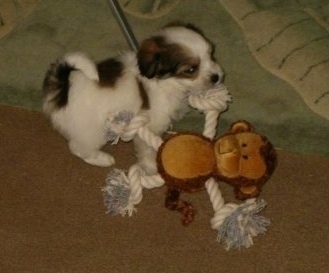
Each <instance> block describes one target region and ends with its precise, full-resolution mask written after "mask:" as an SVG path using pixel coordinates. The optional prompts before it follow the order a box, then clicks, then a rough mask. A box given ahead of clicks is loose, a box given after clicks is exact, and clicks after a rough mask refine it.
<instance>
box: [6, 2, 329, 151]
mask: <svg viewBox="0 0 329 273" xmlns="http://www.w3.org/2000/svg"><path fill="white" fill-rule="evenodd" d="M281 2H282V1H274V0H273V1H270V2H266V3H268V4H264V3H263V1H258V2H257V1H254V2H248V3H249V4H250V5H251V4H252V5H253V6H257V7H258V10H265V9H268V11H263V12H259V15H261V14H263V13H265V15H266V16H267V14H269V13H270V14H272V13H274V10H275V11H276V12H277V13H279V11H280V14H281V13H282V14H287V13H289V14H290V13H293V16H292V15H289V16H288V18H290V17H292V18H296V16H297V15H296V14H295V11H296V9H297V8H296V7H295V6H293V8H292V7H291V5H292V3H293V2H296V1H287V2H286V1H284V3H281ZM304 2H305V3H307V2H306V1H298V3H304ZM318 2H319V1H314V3H318ZM13 3H14V4H15V5H14V4H13ZM120 3H122V5H123V8H124V9H125V14H126V16H127V19H128V21H129V22H130V24H131V26H132V28H133V30H134V33H135V36H136V38H137V40H139V41H140V40H142V39H143V38H145V37H147V36H149V35H151V34H152V33H153V32H154V31H155V30H156V29H158V28H159V27H161V26H163V25H165V24H166V23H169V22H172V21H177V20H184V21H186V22H192V23H194V24H195V25H197V26H198V27H199V28H201V29H202V30H203V31H204V33H205V34H206V35H207V36H208V37H209V38H210V39H211V41H212V42H213V43H214V45H215V46H216V51H215V57H216V59H217V60H218V62H219V63H220V64H221V66H222V67H223V69H224V71H225V74H226V77H225V84H226V85H227V87H228V89H229V91H230V92H231V94H232V96H233V98H234V101H233V103H232V104H231V105H230V107H229V110H228V111H227V112H226V113H224V114H222V115H221V117H220V120H219V130H218V133H219V134H220V133H222V132H224V131H225V130H226V128H227V127H228V126H229V124H230V123H232V122H234V121H236V120H239V119H246V120H248V121H250V122H251V123H252V124H254V125H255V126H256V128H257V129H258V130H259V131H260V132H261V133H262V134H264V135H266V136H268V137H269V139H270V140H271V142H273V144H274V145H275V146H276V147H277V148H278V149H284V150H287V151H292V152H299V153H306V154H321V155H329V145H328V139H327V136H328V135H329V121H328V119H326V118H325V117H324V116H323V115H320V114H321V113H316V112H315V111H314V110H311V108H310V107H309V104H310V102H312V101H313V102H314V101H315V100H317V101H318V102H317V106H319V107H320V106H321V109H325V105H326V104H327V103H326V98H327V96H326V91H324V90H323V89H321V88H320V87H317V88H316V90H315V91H314V92H311V93H307V92H308V91H307V90H306V89H307V88H308V87H307V88H306V85H305V84H306V83H308V79H311V78H312V79H314V76H315V75H322V74H321V73H320V72H319V71H320V70H321V71H322V68H321V67H322V66H321V65H319V66H317V67H315V66H314V68H313V69H310V71H309V72H308V73H307V75H306V76H305V77H304V80H303V81H302V82H303V84H304V85H303V86H302V87H303V88H300V86H297V85H293V84H292V83H291V81H287V80H286V79H285V80H282V78H280V77H278V76H277V75H274V74H273V73H270V72H269V71H270V70H269V67H270V65H267V67H266V69H264V67H263V65H262V66H260V63H259V62H258V58H255V56H256V55H255V54H254V53H253V52H252V51H251V49H250V42H249V41H253V43H256V42H254V40H255V41H258V40H256V38H255V39H254V40H252V39H251V38H250V39H249V37H258V34H259V32H260V31H259V30H258V29H255V28H254V29H252V28H248V35H247V34H246V33H245V32H244V29H245V28H241V24H237V21H236V20H235V19H234V18H236V17H234V16H233V17H232V15H233V7H234V5H233V4H232V3H240V4H241V5H240V7H241V12H242V11H243V12H245V11H246V10H248V11H249V9H247V8H246V5H242V4H243V3H245V4H246V3H247V2H243V1H241V0H237V1H230V5H229V3H228V2H225V1H223V2H220V1H218V0H207V1H198V0H190V1H174V0H172V1H153V0H152V1H151V0H143V1H128V0H122V1H120ZM165 3H166V4H165ZM288 3H290V6H289V5H288ZM296 3H297V2H296ZM319 3H320V2H319ZM4 4H5V5H4ZM154 4H159V5H158V6H157V5H154ZM250 5H249V6H248V5H247V7H249V8H250ZM300 5H301V4H300ZM5 6H6V7H10V8H12V7H15V8H16V10H14V11H13V10H12V9H11V10H12V11H13V12H12V14H14V15H15V14H19V16H16V15H15V16H14V17H15V18H16V19H17V20H16V21H15V23H14V24H12V26H11V27H10V31H6V35H3V36H2V38H1V39H0V60H1V64H0V66H1V73H0V103H2V104H5V105H13V106H18V107H22V108H26V109H33V110H37V111H40V109H41V107H40V106H41V86H42V81H43V78H44V75H45V71H46V70H47V68H48V66H49V64H50V63H51V62H53V61H54V60H56V59H57V58H59V57H61V56H62V55H64V54H65V53H67V52H72V51H83V52H85V53H86V54H87V55H89V56H90V57H91V58H92V59H94V60H95V61H99V60H102V59H104V58H107V57H109V56H115V55H117V54H118V53H120V52H122V51H125V50H128V44H127V42H126V41H125V38H124V36H123V35H122V33H121V30H120V28H119V26H118V24H117V22H116V21H115V18H114V17H113V16H112V14H111V11H110V8H109V6H108V3H107V1H106V0H94V1H90V0H70V1H66V0H56V1H53V0H42V1H36V0H34V1H32V0H31V1H27V0H25V1H23V0H22V1H11V0H4V1H1V5H0V7H1V10H0V15H1V16H2V17H1V18H2V19H1V24H0V29H1V27H4V26H5V25H4V23H6V20H7V19H6V20H5V19H4V18H9V17H8V16H7V17H6V16H4V14H6V13H5V11H6V10H7V8H6V9H4V8H3V7H5ZM25 7H26V8H25ZM303 7H304V6H303ZM307 7H309V8H313V9H315V8H314V6H305V8H307ZM323 9H325V7H324V8H323ZM316 10H317V11H319V9H316ZM228 11H229V12H228ZM231 14H232V15H231ZM298 14H300V13H298ZM302 14H303V16H306V15H305V14H306V13H305V12H304V11H303V12H302ZM255 15H256V14H255ZM265 15H264V16H265ZM266 16H265V18H264V21H265V22H264V23H263V24H261V25H264V27H262V31H261V33H260V34H261V35H260V37H262V38H263V37H270V34H267V35H265V33H266V31H267V30H268V29H269V27H266V28H265V25H266V26H267V25H268V24H270V22H272V21H270V20H269V19H268V17H266ZM280 16H283V15H280ZM307 16H309V15H307ZM248 17H249V19H250V20H251V19H252V18H253V17H252V15H249V16H248ZM297 17H298V16H297ZM10 18H13V17H10ZM255 18H256V17H255ZM279 18H281V17H279ZM298 18H299V17H298ZM303 18H304V17H303ZM246 19H247V18H246ZM254 20H256V19H254ZM312 20H313V19H312ZM312 20H311V19H310V20H308V21H309V22H313V21H314V20H313V21H312ZM9 21H10V20H9ZM9 21H8V20H7V22H9ZM246 21H247V20H244V22H246ZM276 22H277V20H273V25H274V23H276ZM289 22H290V21H289ZM265 23H266V24H265ZM274 26H275V25H274ZM292 29H293V28H292ZM271 33H272V32H271ZM284 33H285V32H283V34H284ZM271 35H272V34H271ZM247 36H248V39H246V37H247ZM325 41H326V40H325V39H323V40H321V43H322V42H325ZM319 42H320V41H319ZM259 43H260V42H259V41H258V46H259ZM282 43H284V42H282ZM272 45H274V42H273V43H270V45H269V46H272ZM266 50H267V49H266ZM266 50H265V47H264V48H262V50H260V52H261V53H262V54H263V53H264V52H268V51H266ZM282 50H284V48H283V47H282ZM280 52H281V51H280ZM300 52H301V51H298V54H297V52H296V54H292V55H291V57H289V58H288V59H287V62H286V64H288V63H290V61H292V60H295V57H301V58H306V57H305V56H304V55H302V54H299V53H300ZM326 52H327V51H326ZM326 52H325V54H327V53H326ZM320 53H321V52H320ZM320 53H319V54H320ZM280 54H281V53H280ZM310 54H311V53H310ZM312 54H313V53H312ZM321 54H322V53H321ZM262 56H263V57H264V58H263V59H265V58H269V57H266V56H267V55H264V54H263V55H262ZM278 56H279V55H278ZM280 56H281V55H280ZM303 56H304V57H303ZM314 56H315V55H314ZM316 56H318V55H316ZM314 58H315V57H314ZM270 61H271V63H272V62H273V58H272V59H270ZM317 62H320V59H317ZM286 64H285V65H284V68H285V69H281V70H282V71H285V72H287V73H288V70H286V68H287V67H290V66H288V65H286ZM323 65H324V66H323V67H326V66H327V63H326V62H325V61H324V63H323ZM299 67H302V66H301V65H298V68H299ZM296 71H297V69H296ZM306 72H307V71H305V70H304V72H303V73H304V74H305V73H306ZM314 72H317V73H314ZM304 74H303V75H304ZM299 75H300V74H299ZM311 76H312V77H311ZM300 77H301V76H300ZM316 77H318V76H316ZM312 81H313V80H312ZM325 81H326V77H322V81H321V82H322V83H324V84H321V86H322V85H325ZM318 84H320V81H319V83H318ZM308 86H309V85H308ZM316 86H318V85H316ZM304 87H305V88H306V89H305V88H304ZM319 90H322V91H321V93H318V91H319ZM304 91H305V92H304ZM319 92H320V91H319ZM303 94H305V96H304V95H303ZM306 94H308V95H307V96H308V97H310V98H311V100H307V101H306V100H305V97H306ZM323 107H324V108H323ZM318 109H320V108H318ZM321 111H322V110H321ZM203 124H204V116H203V115H202V114H200V113H198V112H196V111H191V112H190V113H189V115H188V116H187V117H186V118H184V119H183V120H182V121H180V122H178V123H175V124H174V130H189V131H191V130H193V131H200V132H201V131H202V130H203Z"/></svg>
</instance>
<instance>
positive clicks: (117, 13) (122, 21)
mask: <svg viewBox="0 0 329 273" xmlns="http://www.w3.org/2000/svg"><path fill="white" fill-rule="evenodd" d="M108 3H109V6H110V8H111V11H112V13H113V15H114V17H115V19H116V20H117V23H118V25H119V26H120V28H121V31H122V32H123V35H124V36H125V38H126V40H127V42H128V45H129V47H130V49H131V50H133V51H137V50H138V42H137V40H136V38H135V35H134V33H133V31H132V30H131V28H130V25H129V23H128V21H127V19H126V17H125V15H124V13H123V11H122V9H121V7H120V4H119V3H118V1H117V0H108Z"/></svg>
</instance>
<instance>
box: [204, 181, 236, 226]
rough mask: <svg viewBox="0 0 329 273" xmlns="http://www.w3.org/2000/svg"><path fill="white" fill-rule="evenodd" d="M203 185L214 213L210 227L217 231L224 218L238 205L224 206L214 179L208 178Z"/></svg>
mask: <svg viewBox="0 0 329 273" xmlns="http://www.w3.org/2000/svg"><path fill="white" fill-rule="evenodd" d="M205 185H206V189H207V192H208V195H209V198H210V201H211V204H212V206H213V209H214V212H215V215H214V217H213V218H212V219H211V220H210V223H211V227H212V228H213V229H218V228H219V227H220V226H221V224H222V223H223V222H224V220H225V218H226V217H227V216H229V215H230V214H231V213H232V212H233V211H234V210H235V209H236V208H237V207H238V205H237V204H233V203H231V204H225V201H224V199H223V196H222V193H221V191H220V189H219V187H218V183H217V182H216V181H215V179H214V178H209V179H208V180H207V182H206V184H205Z"/></svg>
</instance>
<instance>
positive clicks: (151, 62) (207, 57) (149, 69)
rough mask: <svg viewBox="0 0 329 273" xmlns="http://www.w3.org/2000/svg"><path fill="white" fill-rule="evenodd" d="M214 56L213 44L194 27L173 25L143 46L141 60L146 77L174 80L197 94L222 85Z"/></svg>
mask: <svg viewBox="0 0 329 273" xmlns="http://www.w3.org/2000/svg"><path fill="white" fill-rule="evenodd" d="M213 54H214V47H213V45H212V44H211V43H210V42H209V41H208V40H207V39H206V38H205V36H204V35H203V34H202V33H201V32H200V31H199V30H198V29H196V28H195V27H194V26H192V25H170V26H167V27H165V28H163V29H161V30H160V31H159V32H158V33H157V34H156V35H154V36H152V37H151V38H149V39H146V40H144V41H143V42H142V43H141V47H140V49H139V51H138V53H137V59H138V66H139V69H140V72H141V75H142V76H144V77H147V78H149V79H153V78H156V79H174V80H175V81H177V82H179V83H181V84H182V85H184V86H185V87H186V89H189V90H190V91H194V90H203V89H207V88H211V87H212V86H213V85H216V84H218V83H220V82H221V80H222V77H223V71H222V69H221V68H220V66H219V65H218V64H217V63H216V62H215V59H214V57H213Z"/></svg>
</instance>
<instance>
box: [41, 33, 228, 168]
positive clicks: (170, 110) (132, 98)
mask: <svg viewBox="0 0 329 273" xmlns="http://www.w3.org/2000/svg"><path fill="white" fill-rule="evenodd" d="M159 34H160V35H164V36H165V37H166V38H167V40H170V41H172V42H174V43H178V44H182V45H183V46H184V47H186V48H188V49H189V51H191V52H192V53H193V54H194V56H196V57H198V58H199V59H200V60H201V63H200V67H199V73H198V76H197V77H196V78H193V79H187V78H179V77H169V78H164V79H159V78H151V79H149V78H146V77H143V76H142V75H140V72H139V69H138V65H137V60H136V54H135V53H126V54H124V55H122V56H120V60H121V61H122V62H123V64H124V68H125V69H124V73H123V74H122V75H121V77H120V78H119V79H118V80H117V83H116V84H115V87H114V88H110V87H106V88H104V87H100V85H98V74H97V69H96V66H95V64H94V62H92V61H91V60H89V59H88V58H87V57H86V56H84V55H83V54H80V53H74V54H69V55H66V56H65V57H64V61H66V62H68V63H69V64H71V65H73V66H74V67H75V68H76V69H78V70H75V71H72V72H71V74H70V78H69V80H70V84H71V85H70V90H69V97H68V104H67V105H66V106H65V107H63V108H60V109H57V110H54V109H53V105H52V102H51V99H52V97H51V95H47V96H46V97H45V99H44V104H43V109H44V112H45V113H47V114H49V115H50V118H51V121H52V123H53V125H54V127H55V128H56V129H57V130H58V131H59V132H61V134H63V135H64V136H65V137H66V138H67V139H68V141H69V147H70V150H71V152H72V153H73V154H75V155H76V156H79V157H81V158H82V159H84V160H85V161H86V162H88V163H90V164H93V165H97V166H110V165H112V164H114V163H115V160H114V158H113V157H112V156H111V155H109V154H107V153H105V152H102V151H100V149H101V147H102V146H103V145H104V144H105V143H106V139H105V133H104V125H105V121H106V118H107V117H108V115H109V113H115V112H119V111H131V112H133V113H135V114H137V113H138V112H139V111H140V110H141V106H142V99H141V96H140V91H139V89H138V84H137V81H136V79H137V78H138V79H139V80H140V81H141V82H142V83H143V86H144V88H145V90H146V93H147V95H148V98H149V103H150V109H149V110H148V114H149V116H150V124H149V128H150V129H151V130H152V131H153V132H154V133H156V134H158V135H161V134H162V133H163V132H165V130H167V129H168V127H169V126H170V125H171V123H172V121H173V120H178V119H180V118H182V117H183V115H184V114H185V113H186V112H187V109H188V105H187V99H186V97H187V94H188V92H199V91H200V90H204V89H207V88H210V87H212V85H214V83H211V82H210V81H209V78H210V76H211V75H212V74H218V75H219V76H220V77H221V76H222V70H221V68H220V67H219V65H218V64H217V63H215V62H214V61H213V60H212V59H211V57H210V46H209V44H208V42H207V41H205V39H204V38H203V37H202V36H201V35H199V34H197V33H195V32H194V31H192V30H189V29H187V28H183V27H171V28H168V29H164V30H161V31H160V32H159ZM110 89H112V90H110ZM134 142H135V144H136V146H135V147H136V152H137V157H138V160H139V162H140V163H141V164H142V165H143V166H144V167H145V169H146V171H148V172H149V173H153V172H155V171H156V165H155V151H153V150H152V149H150V148H149V147H147V146H146V145H145V144H144V143H142V141H141V140H139V139H138V138H136V139H135V140H134Z"/></svg>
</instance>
